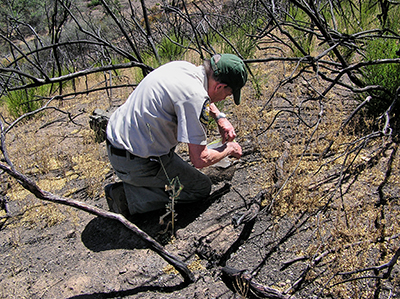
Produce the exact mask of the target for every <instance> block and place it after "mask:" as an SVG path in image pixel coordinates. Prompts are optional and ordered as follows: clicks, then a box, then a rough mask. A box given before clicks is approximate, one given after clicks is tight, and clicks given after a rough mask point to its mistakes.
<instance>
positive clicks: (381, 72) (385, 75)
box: [363, 38, 400, 115]
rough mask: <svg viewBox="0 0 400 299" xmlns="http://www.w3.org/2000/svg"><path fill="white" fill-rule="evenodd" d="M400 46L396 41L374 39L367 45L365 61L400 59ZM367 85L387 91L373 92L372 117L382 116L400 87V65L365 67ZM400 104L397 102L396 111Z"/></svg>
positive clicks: (389, 64) (387, 64)
mask: <svg viewBox="0 0 400 299" xmlns="http://www.w3.org/2000/svg"><path fill="white" fill-rule="evenodd" d="M398 50H399V45H398V44H397V41H396V40H394V39H387V38H386V39H383V38H380V39H374V40H370V41H368V42H367V44H366V51H365V59H366V61H374V60H379V59H393V58H398V56H397V54H396V51H398ZM363 75H364V80H365V83H366V84H367V85H379V86H382V87H383V88H384V89H385V90H376V91H373V92H371V96H372V97H373V100H372V101H370V103H369V106H368V111H369V113H370V114H372V115H379V114H382V113H383V112H384V111H385V110H386V109H387V108H388V107H389V106H390V104H391V103H392V101H393V99H394V97H395V92H396V90H397V88H398V87H399V86H400V63H385V64H375V65H369V66H367V67H365V71H364V73H363ZM399 105H400V103H399V102H397V106H396V109H397V110H398V109H399Z"/></svg>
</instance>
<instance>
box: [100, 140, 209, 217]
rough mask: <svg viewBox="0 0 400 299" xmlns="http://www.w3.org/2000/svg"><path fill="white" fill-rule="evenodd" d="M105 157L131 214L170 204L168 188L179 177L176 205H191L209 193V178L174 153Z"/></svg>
mask: <svg viewBox="0 0 400 299" xmlns="http://www.w3.org/2000/svg"><path fill="white" fill-rule="evenodd" d="M107 150H108V157H109V159H110V162H111V165H112V166H113V168H114V170H115V172H116V174H117V176H118V177H119V178H120V179H121V180H122V181H123V185H124V191H125V195H126V199H127V202H128V207H129V212H130V214H136V213H145V212H149V211H154V210H158V209H161V208H163V207H165V205H166V204H167V203H168V202H169V200H170V199H169V196H170V195H169V193H168V192H167V191H165V186H169V185H170V182H171V181H172V180H173V179H174V178H179V182H180V184H181V185H182V186H183V189H182V191H181V193H180V195H179V197H178V198H177V199H176V200H175V203H177V204H179V203H190V202H195V201H199V200H202V199H206V198H207V197H208V195H209V194H210V192H211V181H210V179H209V178H208V177H207V176H206V175H204V174H203V173H201V172H200V171H198V170H197V169H195V168H194V167H193V166H191V165H190V164H188V163H187V162H185V161H183V160H182V159H181V158H180V157H179V156H178V155H177V154H176V153H175V152H174V151H173V150H171V151H170V153H169V154H167V155H164V156H161V157H155V158H140V157H136V156H135V157H131V156H130V155H129V154H128V155H127V156H126V157H122V156H118V155H115V154H112V153H111V151H110V145H108V146H107Z"/></svg>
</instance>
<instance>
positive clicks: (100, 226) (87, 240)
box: [81, 184, 230, 252]
mask: <svg viewBox="0 0 400 299" xmlns="http://www.w3.org/2000/svg"><path fill="white" fill-rule="evenodd" d="M229 190H230V185H229V184H225V185H224V186H222V187H221V188H219V189H217V190H216V191H214V192H213V193H212V194H211V195H210V197H209V198H208V199H207V200H205V201H203V202H197V203H191V204H184V205H177V207H176V208H175V212H176V215H177V221H176V223H175V230H177V229H182V228H185V227H186V226H187V225H189V224H190V223H192V222H193V221H195V219H196V218H197V217H199V216H200V215H201V214H202V213H204V212H205V211H206V210H207V209H208V208H209V207H210V205H211V204H212V203H213V202H214V201H216V200H218V199H219V198H221V197H222V196H223V195H224V194H226V193H228V192H229ZM164 213H165V211H164V210H159V211H155V212H149V213H145V214H141V215H133V216H131V217H130V218H129V220H130V221H132V222H133V223H134V224H135V225H137V226H138V227H139V228H140V229H141V230H143V231H144V232H146V233H147V234H148V235H150V236H151V237H153V238H154V239H156V240H157V241H158V242H160V243H161V244H162V245H165V244H167V243H168V242H169V237H170V236H171V231H170V229H171V226H170V225H169V224H168V220H167V219H171V217H170V216H167V217H165V222H166V223H165V224H164V225H160V223H159V220H160V217H161V216H162V215H163V214H164ZM81 239H82V242H83V244H84V245H85V246H86V247H87V248H88V249H90V250H92V251H94V252H100V251H105V250H113V249H144V248H147V246H146V244H145V242H144V241H142V239H140V237H138V236H136V235H135V234H134V233H133V232H132V231H130V230H129V229H127V228H126V227H125V226H124V225H123V224H122V223H120V222H118V221H116V220H112V219H107V218H103V217H97V218H94V219H93V220H92V221H90V222H89V223H88V224H87V225H86V227H85V229H84V230H83V232H82V235H81Z"/></svg>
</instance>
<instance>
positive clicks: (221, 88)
mask: <svg viewBox="0 0 400 299" xmlns="http://www.w3.org/2000/svg"><path fill="white" fill-rule="evenodd" d="M232 94H233V91H232V88H230V87H229V86H228V85H226V84H225V83H219V82H215V84H213V85H212V86H211V88H209V90H208V96H209V97H210V99H211V102H212V103H216V102H220V101H222V100H225V98H226V97H228V96H231V95H232Z"/></svg>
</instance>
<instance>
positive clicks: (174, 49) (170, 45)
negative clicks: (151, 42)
mask: <svg viewBox="0 0 400 299" xmlns="http://www.w3.org/2000/svg"><path fill="white" fill-rule="evenodd" d="M179 43H180V42H179V41H178V38H177V37H176V36H175V35H171V36H169V37H163V39H162V40H161V42H160V43H159V44H158V45H157V47H158V53H159V55H160V57H161V59H162V60H164V59H167V60H168V61H171V60H175V59H177V58H179V57H180V56H181V55H182V53H183V51H184V50H185V49H184V48H183V47H182V46H180V45H179Z"/></svg>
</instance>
